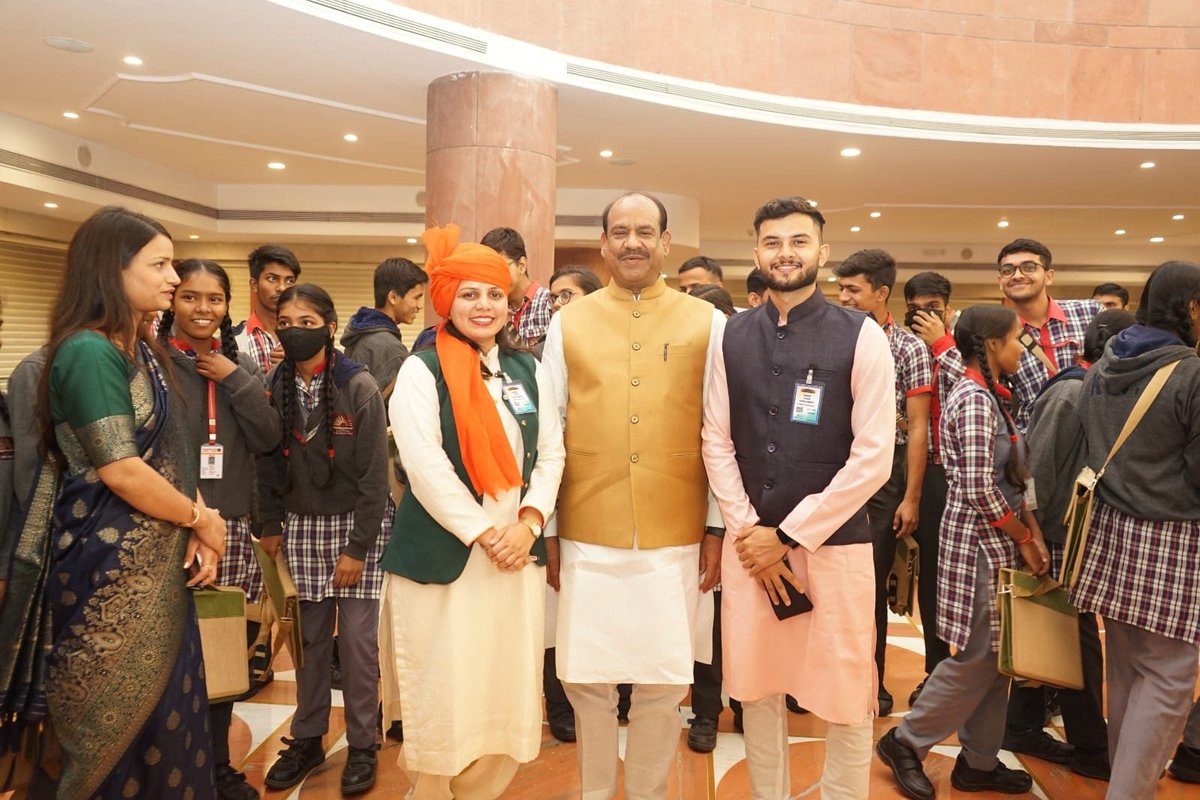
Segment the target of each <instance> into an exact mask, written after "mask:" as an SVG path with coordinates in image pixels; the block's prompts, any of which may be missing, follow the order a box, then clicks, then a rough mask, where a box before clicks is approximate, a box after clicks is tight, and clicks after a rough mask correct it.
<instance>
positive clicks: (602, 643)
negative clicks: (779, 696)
mask: <svg viewBox="0 0 1200 800" xmlns="http://www.w3.org/2000/svg"><path fill="white" fill-rule="evenodd" d="M724 329H725V318H724V317H723V316H721V314H720V312H718V311H716V310H714V311H713V323H712V330H711V333H710V335H709V345H708V356H707V358H706V361H705V367H704V385H705V386H707V385H708V376H709V372H710V370H711V365H712V356H713V353H714V346H719V345H718V344H717V343H719V341H720V333H721V332H722V331H723V330H724ZM542 365H543V366H544V367H545V368H546V370H547V372H548V373H549V376H550V379H551V381H552V382H553V384H554V389H555V397H556V398H557V401H558V407H559V412H560V414H561V415H562V416H564V417H565V416H566V413H567V399H568V398H567V390H568V386H569V382H568V374H567V364H566V359H565V357H564V355H563V346H562V321H561V320H560V319H559V318H558V317H555V318H554V319H552V320H551V322H550V330H549V333H548V334H547V337H546V345H545V348H544V350H543V351H542ZM710 501H711V498H710ZM596 524H598V525H602V524H604V523H603V520H597V521H596ZM708 524H709V525H711V526H714V527H723V523H722V522H721V515H720V510H719V509H718V508H717V505H716V502H715V501H711V502H710V503H709V514H708ZM559 542H560V544H559V550H560V553H561V555H562V591H561V592H560V593H559V597H558V626H557V635H556V637H555V638H556V642H555V644H556V647H557V653H556V659H557V668H558V677H559V678H561V679H562V680H564V681H566V682H568V683H669V684H691V682H692V677H693V667H694V662H695V661H696V660H698V659H699V660H705V661H707V660H709V659H711V652H712V593H711V592H708V593H705V594H704V596H703V604H702V602H701V599H702V598H701V593H700V545H698V544H694V545H685V546H682V547H660V548H654V549H651V550H639V549H637V546H636V544H637V532H636V531H635V532H634V545H635V546H634V548H633V549H632V550H626V549H624V548H620V547H606V546H604V545H597V544H590V543H586V542H577V541H569V540H565V539H560V540H559Z"/></svg>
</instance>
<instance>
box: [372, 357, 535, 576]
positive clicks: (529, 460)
mask: <svg viewBox="0 0 1200 800" xmlns="http://www.w3.org/2000/svg"><path fill="white" fill-rule="evenodd" d="M410 358H419V359H421V360H422V361H424V362H425V365H426V366H427V367H429V371H430V372H431V373H433V377H434V381H435V382H436V383H437V393H438V406H439V407H440V409H441V413H440V419H441V426H442V446H443V447H444V448H445V450H446V456H447V457H448V458H449V459H450V463H451V464H452V465H453V466H454V472H455V474H456V475H458V479H459V480H460V481H462V483H463V485H464V486H466V487H467V488H468V489H470V490H471V493H472V494H474V495H475V500H476V501H477V502H480V503H482V502H483V497H482V496H481V495H478V494H475V489H474V488H473V487H472V486H471V479H470V478H469V477H468V476H467V469H466V467H465V466H463V460H462V450H461V446H460V444H459V441H458V430H457V428H455V426H454V410H453V408H452V407H451V405H450V391H449V389H448V388H447V386H446V379H445V378H444V377H443V375H442V367H441V364H440V362H439V361H438V357H437V350H436V349H435V348H432V347H430V348H428V349H426V350H422V351H420V352H419V353H414V354H413V355H412V356H410ZM536 366H537V365H536V362H535V361H534V360H533V356H532V355H530V354H529V353H516V354H514V355H511V356H506V355H504V354H503V353H502V354H500V369H501V371H502V372H504V374H505V375H508V376H509V377H510V378H513V379H515V380H519V381H520V382H521V383H523V384H524V385H525V389H526V391H527V392H528V393H529V399H530V400H531V401H532V402H533V404H534V406H537V407H538V408H539V410H540V404H539V400H538V386H537V376H536V372H535V370H536ZM549 413H552V414H553V413H555V411H554V410H553V409H551V410H550V412H549ZM517 420H518V421H519V422H520V423H521V439H522V443H523V445H524V448H523V449H524V453H525V457H524V459H523V460H522V464H521V482H522V489H521V496H522V497H524V496H525V491H526V490H527V489H528V488H529V476H530V474H532V472H533V466H534V464H536V463H537V442H538V415H537V414H521V415H519V416H517ZM392 424H393V425H396V424H399V425H403V424H405V421H404V420H393V421H392ZM530 553H531V555H535V556H537V559H538V566H544V565H545V563H546V542H545V540H544V538H543V537H541V536H539V537H538V539H537V541H536V542H534V543H533V548H532V550H531V551H530ZM470 554H471V547H470V546H469V545H465V544H463V543H462V540H461V539H459V538H458V537H457V536H455V535H454V534H452V533H450V531H448V530H446V529H445V528H443V527H442V526H441V525H439V524H438V523H437V521H436V520H434V518H433V517H432V516H430V514H429V512H428V511H426V510H425V508H424V506H422V505H421V502H420V501H419V500H417V497H416V495H414V494H413V492H412V490H411V489H410V490H409V491H406V492H405V493H404V497H403V498H402V499H401V500H400V506H399V508H397V509H396V521H395V522H394V523H393V524H392V538H391V541H390V542H389V543H388V547H387V550H385V551H384V553H383V557H382V558H380V559H379V566H380V567H382V568H383V569H385V570H387V571H388V572H393V573H395V574H397V575H400V576H402V577H405V578H408V579H409V580H413V581H416V582H417V583H442V584H445V583H453V582H454V581H456V580H457V579H458V576H459V575H461V574H462V571H463V569H465V568H466V566H467V558H468V557H469V556H470Z"/></svg>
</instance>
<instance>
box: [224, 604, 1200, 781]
mask: <svg viewBox="0 0 1200 800" xmlns="http://www.w3.org/2000/svg"><path fill="white" fill-rule="evenodd" d="M923 651H924V648H923V646H922V641H921V637H920V632H919V631H918V629H917V627H916V626H915V625H914V624H913V623H912V622H911V621H909V620H907V619H903V618H900V617H893V618H892V621H891V624H890V629H889V635H888V661H887V665H888V666H887V681H886V684H887V686H888V688H889V689H890V690H891V692H892V693H893V695H895V698H896V708H895V711H894V712H893V714H892V715H891V716H890V717H883V718H880V719H877V720H876V721H875V729H876V734H877V735H882V734H883V733H884V732H885V731H886V730H887V729H888V728H890V727H892V726H893V725H895V724H896V723H897V722H898V721H899V719H900V718H901V717H903V715H904V714H905V712H906V711H907V710H908V706H907V699H908V695H909V693H910V692H911V691H912V689H913V688H914V687H915V686H916V684H917V683H918V681H919V680H920V679H921V677H922V674H921V673H922V664H923V657H922V655H923ZM284 658H286V655H281V660H282V659H284ZM294 702H295V683H294V673H293V672H292V671H291V670H290V669H289V666H288V664H287V663H286V662H285V661H284V662H282V663H279V664H278V672H277V674H276V680H275V681H274V683H272V684H271V685H269V686H267V687H266V688H265V689H264V690H263V691H261V692H260V693H259V694H258V695H256V696H255V697H254V698H253V699H252V700H251V701H250V702H246V703H239V704H238V705H237V707H236V712H235V713H236V716H235V718H234V723H233V730H232V732H231V745H232V752H233V756H234V760H235V762H239V763H241V765H242V769H243V770H244V771H245V772H246V774H247V776H248V778H249V780H250V782H251V783H252V784H254V785H255V786H258V787H260V788H261V787H262V778H263V774H264V773H265V771H266V769H267V768H268V767H269V766H270V765H271V763H272V762H273V761H274V759H275V753H276V751H277V750H278V749H279V748H280V744H279V737H280V736H281V735H285V734H287V732H288V723H289V721H290V719H291V714H292V711H293V704H294ZM688 716H689V715H688V709H687V707H686V706H685V707H683V708H681V709H680V746H679V755H678V758H677V760H676V765H675V769H674V771H673V774H672V776H671V786H670V797H671V798H672V800H743V799H745V798H749V797H750V793H749V783H748V778H747V773H746V764H745V750H744V747H743V742H742V737H741V736H740V735H739V734H737V733H735V732H734V730H733V720H732V715H731V713H730V712H729V711H728V709H727V710H726V711H725V712H724V714H723V715H722V719H721V722H720V734H719V735H718V742H717V749H716V751H715V752H713V753H712V754H709V755H699V754H696V753H693V752H692V751H690V750H688V748H687V745H686V743H685V738H686V727H685V726H686V720H687V719H688ZM1056 723H1059V726H1057V727H1055V728H1054V729H1053V730H1054V732H1055V733H1056V734H1058V735H1060V736H1061V734H1062V731H1061V720H1056ZM789 725H790V731H791V735H792V739H791V742H792V744H791V759H792V791H793V792H794V793H796V797H800V798H806V799H807V798H818V797H820V790H819V788H818V782H819V780H820V772H821V762H822V760H823V758H824V750H825V745H824V723H822V722H821V721H820V720H818V719H815V718H814V717H812V716H811V715H796V714H789ZM343 732H344V726H343V721H342V711H341V696H340V693H337V692H335V698H334V709H333V715H332V719H331V720H330V735H329V736H328V737H327V739H326V742H325V743H326V747H327V752H328V753H329V758H328V760H327V761H326V762H325V764H324V765H323V766H322V767H320V768H319V769H318V770H316V771H314V772H313V773H312V774H311V775H310V776H309V777H308V779H307V780H305V781H304V783H303V784H302V785H301V786H299V787H298V788H296V789H293V790H291V791H289V792H267V793H266V794H265V795H264V796H265V797H273V798H288V799H289V800H291V798H300V799H301V800H318V798H336V797H339V796H340V792H339V790H338V781H339V777H340V774H341V765H342V763H343V762H344V760H345V756H346V750H345V748H346V740H345V737H344V735H343ZM621 741H622V747H623V746H624V729H622V737H621ZM398 752H399V745H397V744H396V743H394V742H390V741H389V742H387V743H386V744H385V745H384V748H383V750H382V751H381V752H380V754H379V755H380V761H379V764H380V771H379V778H378V782H377V784H376V786H375V788H374V789H372V790H371V792H369V793H367V794H365V795H362V796H363V797H368V798H398V799H399V798H403V797H404V795H405V793H406V792H407V790H408V786H409V783H408V780H407V778H406V777H405V775H404V773H403V771H401V770H400V768H399V767H398V766H397V764H396V756H397V754H398ZM957 752H958V746H957V742H956V740H955V739H953V738H951V739H949V740H947V741H946V742H945V743H943V745H941V746H939V747H937V748H936V749H935V751H934V752H933V753H932V754H931V755H930V756H929V758H928V759H927V761H926V771H927V772H928V774H929V777H930V779H931V780H932V781H933V782H934V784H935V785H936V786H937V787H938V796H939V797H958V796H960V795H961V796H964V797H966V796H971V797H980V798H986V797H1002V796H1004V795H992V794H974V795H965V794H963V793H960V792H957V791H955V790H954V789H953V788H951V786H950V770H951V768H952V767H953V765H954V757H955V755H956V754H957ZM1001 757H1002V758H1003V759H1004V761H1005V762H1006V763H1008V764H1009V765H1011V766H1023V767H1024V768H1025V769H1027V770H1029V771H1030V772H1031V773H1032V775H1033V777H1034V790H1033V792H1032V793H1031V795H1026V796H1033V797H1039V798H1044V799H1045V800H1093V798H1094V799H1095V800H1099V799H1100V798H1103V797H1104V791H1105V787H1106V786H1107V784H1105V783H1102V782H1099V781H1092V780H1088V779H1086V778H1081V777H1079V776H1078V775H1075V774H1074V773H1072V772H1070V771H1069V770H1067V769H1066V768H1065V767H1060V766H1058V765H1054V764H1049V763H1047V762H1044V761H1040V760H1038V759H1033V758H1025V757H1019V756H1014V755H1012V754H1011V753H1007V752H1005V753H1002V754H1001ZM576 780H577V778H576V752H575V746H574V745H570V744H561V743H559V742H558V741H556V740H555V739H553V738H552V737H551V736H550V734H549V730H548V729H547V731H546V734H545V737H544V739H543V744H542V752H541V755H540V756H539V757H538V759H537V760H536V761H534V762H533V763H531V764H526V765H524V766H523V767H522V768H521V769H520V771H519V772H518V773H517V776H516V778H515V779H514V781H513V783H512V785H511V786H510V787H509V789H508V791H507V792H505V794H504V795H503V797H504V798H505V800H569V799H570V798H576V797H578V790H577V788H576V785H577V784H576ZM900 796H901V795H900V793H899V792H897V791H896V790H895V788H894V787H893V785H892V781H891V776H890V773H889V772H888V771H887V770H886V768H885V767H884V766H883V765H882V764H880V763H879V761H878V759H875V760H873V762H872V768H871V794H870V797H871V798H893V797H900ZM617 797H618V798H622V797H623V794H618V795H617ZM1156 798H1162V799H1163V800H1166V799H1168V798H1169V799H1170V800H1176V799H1177V798H1178V799H1182V798H1191V799H1192V800H1200V786H1195V785H1187V784H1183V783H1179V782H1177V781H1175V780H1173V779H1171V778H1169V777H1164V778H1163V780H1162V781H1161V782H1160V784H1159V788H1158V793H1157V795H1156Z"/></svg>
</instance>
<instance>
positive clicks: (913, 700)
mask: <svg viewBox="0 0 1200 800" xmlns="http://www.w3.org/2000/svg"><path fill="white" fill-rule="evenodd" d="M925 680H929V676H928V675H926V676H925ZM925 680H923V681H921V682H920V683H918V684H917V688H915V689H913V690H912V694H910V695H909V696H908V707H909V708H912V707H913V706H915V705H916V704H917V698H918V697H920V696H921V690H922V689H924V688H925Z"/></svg>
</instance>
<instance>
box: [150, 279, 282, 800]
mask: <svg viewBox="0 0 1200 800" xmlns="http://www.w3.org/2000/svg"><path fill="white" fill-rule="evenodd" d="M175 271H176V272H177V273H178V274H179V286H178V287H176V289H175V297H174V300H173V301H172V307H171V308H170V309H168V310H167V311H166V312H165V313H164V314H163V317H162V320H161V322H160V324H159V329H158V336H159V338H160V339H161V340H162V341H163V343H164V344H165V345H167V346H168V348H169V352H170V353H171V362H172V365H173V366H174V368H175V380H176V381H177V382H178V386H179V394H180V396H181V397H182V398H183V400H184V403H185V406H184V407H185V408H186V409H187V423H186V424H187V431H188V434H189V436H190V438H191V440H192V442H193V443H194V444H195V447H196V451H197V452H199V453H200V473H199V474H200V493H201V495H202V496H203V497H204V502H205V503H206V504H207V505H208V506H209V507H211V508H215V509H218V510H219V511H220V513H221V517H222V518H223V519H224V520H225V522H226V527H225V555H224V557H222V559H221V562H220V564H219V565H218V571H217V579H216V581H215V583H216V584H217V585H219V586H236V587H238V588H240V589H241V590H242V591H243V592H245V593H246V602H247V603H256V602H258V601H259V599H260V598H261V595H262V589H263V580H262V570H261V568H260V567H259V566H258V559H257V558H255V556H254V548H253V544H252V542H253V540H252V538H251V527H252V526H251V515H252V512H253V510H254V505H255V496H254V485H255V470H254V464H255V458H256V457H257V456H259V455H262V454H264V453H267V452H270V451H271V450H273V449H275V447H276V446H278V444H279V435H280V434H279V421H278V418H277V417H276V416H275V412H274V410H272V408H271V404H270V403H269V402H268V401H267V390H266V386H265V385H264V384H263V377H262V372H261V371H260V370H259V368H258V361H257V360H256V359H255V358H254V357H253V356H252V355H250V354H249V353H241V352H238V347H237V342H236V341H235V339H234V336H233V328H232V323H231V322H230V319H229V300H230V286H229V276H228V275H227V274H226V273H225V270H224V269H222V268H221V266H220V265H219V264H217V263H216V262H215V261H201V260H200V259H195V258H189V259H187V260H185V261H181V262H180V263H179V264H178V265H177V266H176V267H175ZM258 628H259V624H258V622H257V621H254V622H248V623H247V631H246V637H247V640H248V641H250V642H253V641H254V640H255V639H256V638H257V637H258ZM233 702H234V701H233V700H224V701H221V702H214V703H212V704H210V705H209V709H208V718H209V731H210V732H211V733H212V742H213V767H214V770H215V776H216V790H217V798H218V800H257V798H258V796H259V795H258V791H257V790H256V789H254V787H252V786H250V785H249V784H248V783H247V782H246V776H245V775H243V774H242V773H241V772H239V771H238V770H237V769H235V768H234V767H233V766H232V765H231V764H230V756H229V726H230V724H231V722H232V720H233Z"/></svg>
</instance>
